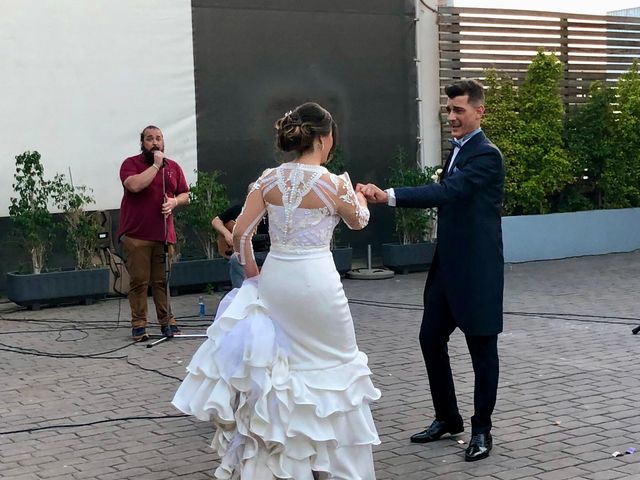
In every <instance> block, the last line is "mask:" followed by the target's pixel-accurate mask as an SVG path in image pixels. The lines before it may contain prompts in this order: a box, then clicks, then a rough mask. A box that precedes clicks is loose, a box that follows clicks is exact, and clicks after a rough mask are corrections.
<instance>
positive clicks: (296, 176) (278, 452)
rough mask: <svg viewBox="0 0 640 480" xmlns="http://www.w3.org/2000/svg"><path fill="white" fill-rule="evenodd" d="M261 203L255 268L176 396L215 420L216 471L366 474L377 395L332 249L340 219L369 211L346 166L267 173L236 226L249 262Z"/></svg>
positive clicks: (306, 479)
mask: <svg viewBox="0 0 640 480" xmlns="http://www.w3.org/2000/svg"><path fill="white" fill-rule="evenodd" d="M276 187H277V188H276ZM265 212H268V215H269V226H270V236H271V241H272V246H271V250H270V252H269V255H268V256H267V259H266V261H265V263H264V265H263V267H262V271H261V273H260V275H259V276H257V277H254V278H251V279H248V280H246V281H245V282H244V284H243V285H242V287H241V288H239V289H235V290H232V291H231V292H230V293H229V294H228V295H227V296H226V297H225V298H224V299H223V301H222V302H221V304H220V306H219V308H218V312H217V314H216V319H215V321H214V323H213V324H212V325H211V326H210V327H209V329H208V331H207V334H208V337H209V338H208V339H207V340H206V341H205V343H204V344H203V345H202V346H201V347H200V348H199V349H198V351H197V352H196V353H195V355H194V356H193V358H192V360H191V362H190V364H189V366H188V367H187V372H188V375H187V377H186V378H185V380H184V381H183V383H182V384H181V386H180V387H179V389H178V391H177V392H176V394H175V397H174V399H173V404H174V405H175V406H176V407H177V408H178V409H179V410H181V411H183V412H185V413H187V414H191V415H194V416H195V417H197V418H198V419H200V420H205V421H213V423H214V424H215V426H216V432H215V435H214V438H213V442H212V447H213V448H214V449H215V450H216V451H217V452H218V454H219V455H220V458H221V463H220V466H219V467H218V469H217V470H216V472H215V477H216V478H218V479H230V480H234V479H246V480H249V479H250V480H274V479H295V480H312V479H313V474H312V472H314V471H315V472H319V478H321V479H340V480H374V479H375V472H374V468H373V458H372V452H371V446H372V445H376V444H378V443H380V441H379V439H378V435H377V432H376V428H375V426H374V423H373V418H372V416H371V411H370V408H369V403H370V402H371V401H373V400H377V399H378V398H379V397H380V392H379V390H377V389H376V388H374V386H373V384H372V382H371V379H370V375H371V371H370V370H369V368H368V366H367V357H366V355H365V354H364V353H362V352H360V351H359V350H358V346H357V344H356V339H355V332H354V328H353V321H352V318H351V313H350V311H349V306H348V303H347V299H346V297H345V295H344V291H343V288H342V283H341V281H340V276H339V275H338V273H337V271H336V269H335V265H334V263H333V257H332V255H331V252H330V250H329V241H330V239H331V234H332V231H333V228H334V227H335V226H336V224H337V223H338V222H339V220H340V218H342V219H343V220H344V221H345V222H346V223H347V225H349V227H351V228H363V227H364V226H365V225H366V224H367V221H368V218H369V213H368V211H367V210H366V208H364V207H362V206H360V205H359V203H358V202H357V199H356V197H355V194H354V192H353V188H352V186H351V182H350V180H349V178H348V175H346V174H344V175H341V176H337V175H332V174H330V173H328V171H327V170H326V169H325V168H323V167H317V166H307V165H302V164H298V163H289V164H284V165H282V166H280V167H278V168H276V169H271V170H267V171H266V172H265V173H264V174H263V175H262V177H260V179H258V181H257V182H256V184H255V185H254V188H253V190H252V191H251V193H250V194H249V196H248V198H247V202H246V203H245V208H244V209H243V213H242V214H241V216H240V217H239V218H238V223H237V225H236V229H239V230H238V231H239V232H242V235H236V236H237V237H238V240H239V241H238V244H237V247H238V248H237V250H238V252H239V254H240V258H241V263H244V261H252V260H251V258H250V256H251V255H252V253H251V242H250V241H249V238H250V236H251V232H253V229H254V226H255V224H256V223H257V221H260V219H261V218H262V217H263V215H264V214H265ZM234 233H236V232H234Z"/></svg>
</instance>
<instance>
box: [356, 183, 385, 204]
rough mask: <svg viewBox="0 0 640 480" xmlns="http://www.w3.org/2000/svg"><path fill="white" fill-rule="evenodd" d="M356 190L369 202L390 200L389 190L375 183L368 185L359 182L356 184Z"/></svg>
mask: <svg viewBox="0 0 640 480" xmlns="http://www.w3.org/2000/svg"><path fill="white" fill-rule="evenodd" d="M356 192H360V193H362V194H363V195H364V196H365V198H366V199H367V201H368V202H369V203H388V202H389V195H387V192H385V191H384V190H382V189H381V188H379V187H378V186H376V185H374V184H373V183H367V184H366V185H363V184H362V183H358V184H357V185H356Z"/></svg>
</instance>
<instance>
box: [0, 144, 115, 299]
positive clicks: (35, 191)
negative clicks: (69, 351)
mask: <svg viewBox="0 0 640 480" xmlns="http://www.w3.org/2000/svg"><path fill="white" fill-rule="evenodd" d="M40 159H41V156H40V154H39V153H38V152H25V153H23V154H22V155H18V156H17V157H16V173H15V175H14V179H15V183H14V184H13V189H14V191H15V193H16V197H11V206H10V207H9V216H10V217H11V220H12V222H13V226H14V231H15V232H16V233H17V234H18V236H19V237H20V238H21V239H22V241H23V244H24V245H25V247H26V248H27V249H28V251H29V253H30V255H31V267H32V268H31V272H30V273H15V272H14V273H7V295H8V297H9V299H10V300H11V301H13V302H15V303H17V304H18V305H22V306H25V307H28V308H32V309H39V308H40V306H41V305H42V304H59V303H65V302H70V301H78V300H81V301H83V302H84V303H85V304H88V303H92V302H93V301H94V299H95V298H101V297H104V296H105V295H106V293H107V292H108V288H109V273H108V269H106V268H103V269H98V270H79V269H82V268H86V267H88V266H89V265H90V264H91V261H92V254H93V253H94V252H95V244H96V243H95V242H97V229H98V227H97V222H96V220H95V218H93V217H92V216H90V215H88V214H87V213H86V212H84V210H83V207H84V206H85V205H87V204H89V203H93V199H92V198H91V197H90V195H89V194H88V191H87V189H86V187H79V188H78V189H76V188H74V187H73V185H71V184H70V183H67V182H66V180H65V178H64V176H63V175H56V177H55V178H54V179H53V180H51V181H47V180H45V178H44V168H43V166H42V163H41V161H40ZM53 203H55V204H57V205H58V207H59V208H60V209H61V210H62V212H63V217H64V219H65V225H66V238H67V240H68V242H69V245H70V246H73V250H74V256H75V258H76V268H75V269H71V270H65V271H49V272H47V271H45V268H44V261H45V258H46V253H47V251H48V249H49V248H50V246H51V242H52V239H53V234H54V231H55V228H56V227H57V226H58V223H59V222H56V221H55V219H54V217H53V215H52V214H51V212H50V211H49V206H50V205H51V204H53ZM92 218H93V220H92ZM90 237H92V238H90Z"/></svg>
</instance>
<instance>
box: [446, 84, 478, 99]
mask: <svg viewBox="0 0 640 480" xmlns="http://www.w3.org/2000/svg"><path fill="white" fill-rule="evenodd" d="M444 92H445V93H446V94H447V97H449V98H455V97H461V96H463V95H469V103H475V104H478V103H479V104H484V87H483V86H482V84H481V83H480V82H479V81H477V80H459V81H457V82H454V83H452V84H451V85H448V86H447V87H445V89H444Z"/></svg>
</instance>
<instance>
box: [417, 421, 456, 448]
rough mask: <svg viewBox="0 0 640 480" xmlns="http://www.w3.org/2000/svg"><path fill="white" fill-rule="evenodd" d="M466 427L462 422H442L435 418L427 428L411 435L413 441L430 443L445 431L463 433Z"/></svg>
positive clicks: (452, 433)
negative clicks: (452, 423)
mask: <svg viewBox="0 0 640 480" xmlns="http://www.w3.org/2000/svg"><path fill="white" fill-rule="evenodd" d="M463 431H464V427H463V426H462V423H460V424H454V425H451V424H449V423H447V422H441V421H440V420H434V421H433V423H432V424H431V425H429V427H428V428H427V429H426V430H423V431H422V432H418V433H416V434H415V435H411V442H413V443H428V442H433V441H435V440H438V439H439V438H440V437H441V436H442V435H444V434H445V433H449V434H451V435H456V434H458V433H462V432H463Z"/></svg>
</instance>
